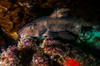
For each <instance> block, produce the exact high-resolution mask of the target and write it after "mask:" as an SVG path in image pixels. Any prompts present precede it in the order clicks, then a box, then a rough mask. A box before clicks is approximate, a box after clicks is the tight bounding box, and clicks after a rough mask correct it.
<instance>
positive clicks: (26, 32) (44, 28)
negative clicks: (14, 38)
mask: <svg viewBox="0 0 100 66" xmlns="http://www.w3.org/2000/svg"><path fill="white" fill-rule="evenodd" d="M60 10H61V9H60ZM60 10H58V11H57V13H58V14H55V12H54V13H53V14H52V15H50V16H49V17H44V18H40V19H37V20H35V21H32V22H31V23H29V24H27V25H25V26H24V27H22V28H21V29H20V30H19V31H18V34H19V35H20V37H31V36H50V33H49V32H58V33H61V32H59V31H66V30H68V31H70V32H73V33H75V34H78V33H80V28H81V25H86V24H85V23H81V22H77V21H75V20H73V19H71V18H68V17H67V14H66V15H65V14H63V13H62V12H63V11H64V13H65V12H66V13H67V11H68V9H62V12H61V13H60V14H59V11H60ZM87 25H88V24H87ZM65 33H66V32H65ZM62 34H63V35H61V34H60V35H61V36H62V37H68V35H65V34H64V33H62ZM58 35H59V34H58Z"/></svg>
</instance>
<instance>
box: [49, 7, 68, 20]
mask: <svg viewBox="0 0 100 66" xmlns="http://www.w3.org/2000/svg"><path fill="white" fill-rule="evenodd" d="M69 12H70V9H68V8H60V9H57V10H55V11H54V12H53V13H52V14H51V15H50V16H49V17H51V18H61V17H68V13H69Z"/></svg>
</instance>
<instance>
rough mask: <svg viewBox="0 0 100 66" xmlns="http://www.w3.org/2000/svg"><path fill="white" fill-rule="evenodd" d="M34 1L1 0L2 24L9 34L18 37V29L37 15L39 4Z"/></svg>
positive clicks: (0, 13) (0, 22)
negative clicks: (36, 4)
mask: <svg viewBox="0 0 100 66" xmlns="http://www.w3.org/2000/svg"><path fill="white" fill-rule="evenodd" d="M33 3H35V2H34V1H32V0H30V1H28V0H25V1H22V0H0V26H2V28H3V29H4V31H5V32H6V33H7V34H8V35H10V36H14V37H18V35H17V33H16V31H17V30H18V29H19V28H21V27H22V26H23V25H24V24H25V23H26V22H29V21H30V20H31V19H33V18H34V17H35V16H36V13H35V10H36V11H37V7H38V6H37V7H35V4H33Z"/></svg>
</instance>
